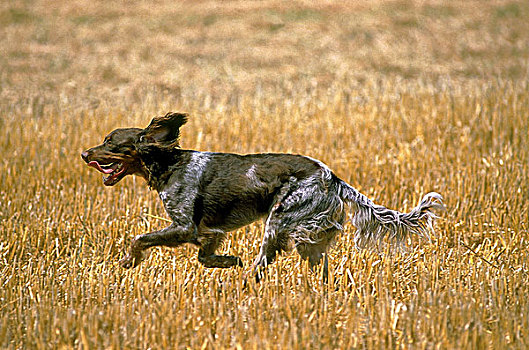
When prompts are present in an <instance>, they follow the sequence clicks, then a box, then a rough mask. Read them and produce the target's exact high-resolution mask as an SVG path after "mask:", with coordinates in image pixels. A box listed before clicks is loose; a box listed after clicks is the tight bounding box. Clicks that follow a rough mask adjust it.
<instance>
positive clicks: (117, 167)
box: [88, 160, 127, 186]
mask: <svg viewBox="0 0 529 350" xmlns="http://www.w3.org/2000/svg"><path fill="white" fill-rule="evenodd" d="M88 166H91V167H93V168H95V169H97V170H99V171H100V172H102V173H103V174H106V176H103V184H105V185H106V186H112V185H115V184H116V183H117V182H118V181H119V180H121V178H122V177H123V176H124V175H125V171H126V170H127V167H126V166H125V165H124V164H123V163H120V162H113V163H108V164H99V162H97V161H95V160H93V161H91V162H89V163H88Z"/></svg>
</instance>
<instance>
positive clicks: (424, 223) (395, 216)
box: [340, 181, 445, 247]
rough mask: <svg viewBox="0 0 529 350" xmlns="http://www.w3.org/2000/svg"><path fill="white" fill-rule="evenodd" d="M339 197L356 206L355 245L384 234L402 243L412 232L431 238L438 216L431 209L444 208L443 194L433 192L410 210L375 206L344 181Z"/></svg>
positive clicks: (375, 240) (374, 240) (354, 220)
mask: <svg viewBox="0 0 529 350" xmlns="http://www.w3.org/2000/svg"><path fill="white" fill-rule="evenodd" d="M340 196H341V197H342V199H343V200H344V201H346V202H348V203H349V204H351V205H353V206H354V207H355V209H356V213H355V215H354V217H353V220H352V223H353V225H354V226H355V227H356V234H355V239H354V241H355V244H356V245H357V246H358V247H366V246H367V245H370V244H373V243H376V242H378V241H380V240H382V239H384V238H386V237H387V238H390V239H392V240H395V241H397V242H398V243H401V242H403V241H405V240H406V238H407V237H408V236H409V235H412V234H415V235H418V236H420V237H424V238H427V239H430V231H433V223H434V221H435V219H437V215H435V214H434V213H433V212H431V210H432V209H439V210H444V209H445V206H444V205H443V197H441V195H440V194H439V193H436V192H430V193H428V194H427V195H425V196H424V197H423V198H422V200H421V202H420V203H419V205H418V206H416V207H415V208H413V209H412V210H411V211H410V212H409V213H401V212H398V211H396V210H391V209H388V208H386V207H383V206H381V205H377V204H375V203H373V202H372V201H371V200H370V199H369V198H367V197H366V196H365V195H363V194H361V193H360V192H358V191H357V190H356V189H355V188H354V187H352V186H350V185H349V184H347V183H346V182H344V181H342V183H341V193H340Z"/></svg>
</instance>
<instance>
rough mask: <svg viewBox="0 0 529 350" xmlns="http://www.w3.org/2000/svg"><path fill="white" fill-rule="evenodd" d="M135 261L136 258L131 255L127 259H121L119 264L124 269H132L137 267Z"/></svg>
mask: <svg viewBox="0 0 529 350" xmlns="http://www.w3.org/2000/svg"><path fill="white" fill-rule="evenodd" d="M134 260H136V259H134V257H132V256H131V255H127V256H126V257H124V258H123V259H121V260H120V261H119V264H120V265H121V267H123V268H124V269H130V268H131V267H134V266H135V264H134V263H135V261H134Z"/></svg>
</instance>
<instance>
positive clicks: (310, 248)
mask: <svg viewBox="0 0 529 350" xmlns="http://www.w3.org/2000/svg"><path fill="white" fill-rule="evenodd" d="M337 232H338V230H336V229H330V230H327V232H322V233H321V234H320V236H321V237H323V238H324V239H323V240H322V241H321V242H318V243H300V242H296V250H297V251H298V253H299V255H300V256H301V258H302V259H303V260H308V261H309V266H310V269H311V270H312V271H314V267H315V266H317V265H319V264H320V262H321V259H322V258H323V281H324V282H327V281H328V279H329V258H328V256H327V249H328V247H329V244H330V242H331V241H332V239H333V238H334V236H335V235H336V233H337Z"/></svg>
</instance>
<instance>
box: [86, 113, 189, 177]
mask: <svg viewBox="0 0 529 350" xmlns="http://www.w3.org/2000/svg"><path fill="white" fill-rule="evenodd" d="M186 122H187V114H184V113H167V114H166V115H165V116H163V117H155V118H153V119H152V121H151V123H150V124H149V126H147V127H146V128H145V129H139V128H125V129H116V130H114V131H112V132H111V133H110V134H108V135H107V136H106V137H105V140H104V141H103V143H102V144H101V145H99V146H95V147H92V148H89V149H87V150H86V151H84V152H83V153H81V157H82V158H83V160H84V161H85V162H86V163H87V164H88V165H89V166H91V167H93V168H95V169H97V170H99V171H100V172H101V173H103V174H104V176H103V183H104V184H105V185H106V186H113V185H115V184H116V183H118V182H119V181H120V180H121V179H123V178H124V177H125V176H126V175H140V176H142V177H144V178H146V179H147V177H148V172H147V169H146V168H145V165H144V163H143V161H142V152H144V150H146V149H149V148H152V147H156V148H158V149H171V148H175V147H179V144H178V139H179V136H180V127H181V126H182V125H184V124H185V123H186Z"/></svg>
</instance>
